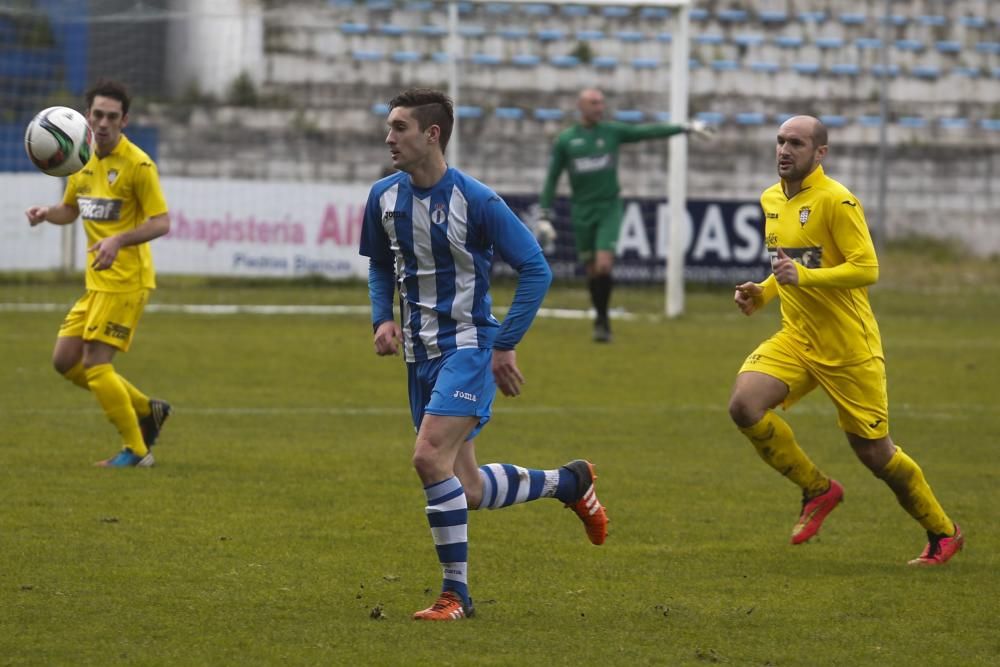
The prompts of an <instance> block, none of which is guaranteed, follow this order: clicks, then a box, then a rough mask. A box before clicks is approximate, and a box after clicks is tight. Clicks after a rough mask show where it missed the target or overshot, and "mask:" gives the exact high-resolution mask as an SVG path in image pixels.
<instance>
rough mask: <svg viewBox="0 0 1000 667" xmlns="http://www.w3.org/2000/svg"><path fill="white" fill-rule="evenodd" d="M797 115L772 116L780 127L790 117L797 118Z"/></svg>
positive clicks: (777, 114)
mask: <svg viewBox="0 0 1000 667" xmlns="http://www.w3.org/2000/svg"><path fill="white" fill-rule="evenodd" d="M797 115H798V114H795V113H776V114H774V120H776V121H777V122H778V125H781V124H782V123H784V122H785V121H786V120H788V119H789V118H791V117H792V116H797Z"/></svg>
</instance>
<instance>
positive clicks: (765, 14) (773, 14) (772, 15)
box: [757, 10, 788, 23]
mask: <svg viewBox="0 0 1000 667" xmlns="http://www.w3.org/2000/svg"><path fill="white" fill-rule="evenodd" d="M757 20H758V21H760V22H761V23H785V22H787V21H788V14H786V13H785V12H782V11H774V10H764V11H759V12H757Z"/></svg>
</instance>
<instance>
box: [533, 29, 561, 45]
mask: <svg viewBox="0 0 1000 667" xmlns="http://www.w3.org/2000/svg"><path fill="white" fill-rule="evenodd" d="M535 36H537V37H538V39H540V40H542V41H543V42H559V41H562V39H563V38H564V37H565V36H566V31H565V30H561V29H560V28H541V29H540V30H538V32H536V33H535Z"/></svg>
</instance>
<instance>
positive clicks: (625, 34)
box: [615, 30, 646, 42]
mask: <svg viewBox="0 0 1000 667" xmlns="http://www.w3.org/2000/svg"><path fill="white" fill-rule="evenodd" d="M615 39H617V40H618V41H619V42H641V41H642V40H644V39H646V35H645V34H643V33H642V32H640V31H638V30H616V31H615Z"/></svg>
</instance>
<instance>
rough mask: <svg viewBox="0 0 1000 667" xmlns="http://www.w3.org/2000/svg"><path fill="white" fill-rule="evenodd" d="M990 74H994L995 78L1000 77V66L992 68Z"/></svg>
mask: <svg viewBox="0 0 1000 667" xmlns="http://www.w3.org/2000/svg"><path fill="white" fill-rule="evenodd" d="M990 74H992V75H993V78H994V79H1000V67H994V68H993V69H991V70H990Z"/></svg>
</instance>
